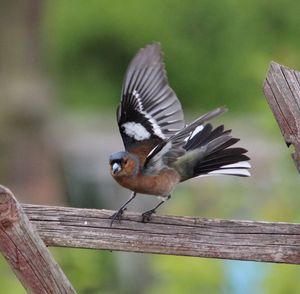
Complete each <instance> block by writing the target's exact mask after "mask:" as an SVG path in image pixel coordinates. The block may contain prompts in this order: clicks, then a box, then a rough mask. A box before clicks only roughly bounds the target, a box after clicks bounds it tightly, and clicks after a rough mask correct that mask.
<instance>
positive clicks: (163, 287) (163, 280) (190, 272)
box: [145, 256, 224, 294]
mask: <svg viewBox="0 0 300 294" xmlns="http://www.w3.org/2000/svg"><path fill="white" fill-rule="evenodd" d="M152 268H153V272H154V273H155V276H154V279H155V284H154V285H153V286H152V287H150V289H149V291H145V293H147V294H156V293H164V294H181V293H207V294H210V293H211V294H213V293H221V292H222V286H223V285H224V275H223V271H222V264H221V263H220V262H218V261H217V260H208V259H199V258H192V257H188V258H187V257H172V256H155V257H154V258H153V263H152Z"/></svg>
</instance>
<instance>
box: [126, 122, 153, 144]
mask: <svg viewBox="0 0 300 294" xmlns="http://www.w3.org/2000/svg"><path fill="white" fill-rule="evenodd" d="M122 127H123V128H124V131H125V133H126V135H127V136H129V137H131V138H134V139H135V140H137V141H142V140H146V139H149V138H150V137H151V134H150V133H149V132H148V131H147V130H146V128H145V127H144V126H143V125H142V124H140V123H135V122H133V121H130V122H127V123H125V124H123V125H122Z"/></svg>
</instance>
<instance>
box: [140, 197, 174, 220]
mask: <svg viewBox="0 0 300 294" xmlns="http://www.w3.org/2000/svg"><path fill="white" fill-rule="evenodd" d="M170 198H171V195H168V196H167V197H166V198H164V199H163V200H162V201H161V202H159V203H158V204H157V205H156V206H155V207H154V208H153V209H150V210H148V211H146V212H144V213H143V214H142V222H143V223H145V222H149V221H150V220H151V216H152V214H153V213H156V209H157V208H158V207H160V206H161V205H162V204H164V203H165V202H166V201H167V200H169V199H170Z"/></svg>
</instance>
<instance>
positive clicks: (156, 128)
mask: <svg viewBox="0 0 300 294" xmlns="http://www.w3.org/2000/svg"><path fill="white" fill-rule="evenodd" d="M132 95H133V96H134V98H136V99H137V101H138V104H139V111H140V113H142V114H143V115H144V116H145V117H146V118H147V119H148V120H149V122H150V124H151V126H152V129H153V131H154V134H155V135H156V136H158V137H159V138H161V139H163V140H164V139H165V138H166V136H165V135H164V134H163V133H162V131H161V129H160V127H159V125H158V124H157V122H156V120H155V119H154V118H153V117H152V116H151V115H150V114H149V113H147V112H146V111H145V110H144V107H143V104H142V100H141V98H140V94H139V93H138V91H137V90H133V92H132Z"/></svg>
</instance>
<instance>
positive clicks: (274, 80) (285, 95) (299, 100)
mask: <svg viewBox="0 0 300 294" xmlns="http://www.w3.org/2000/svg"><path fill="white" fill-rule="evenodd" d="M263 91H264V94H265V96H266V98H267V101H268V103H269V106H270V108H271V110H272V112H273V114H274V116H275V118H276V120H277V123H278V125H279V127H280V130H281V133H282V135H283V137H284V140H285V142H286V143H287V145H288V146H289V145H291V144H292V145H293V146H294V148H295V152H294V153H293V154H292V158H293V160H294V162H295V164H296V167H297V169H298V172H299V173H300V72H298V71H295V70H293V69H289V68H287V67H285V66H283V65H280V64H278V63H276V62H271V64H270V67H269V70H268V73H267V77H266V79H265V82H264V85H263Z"/></svg>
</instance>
